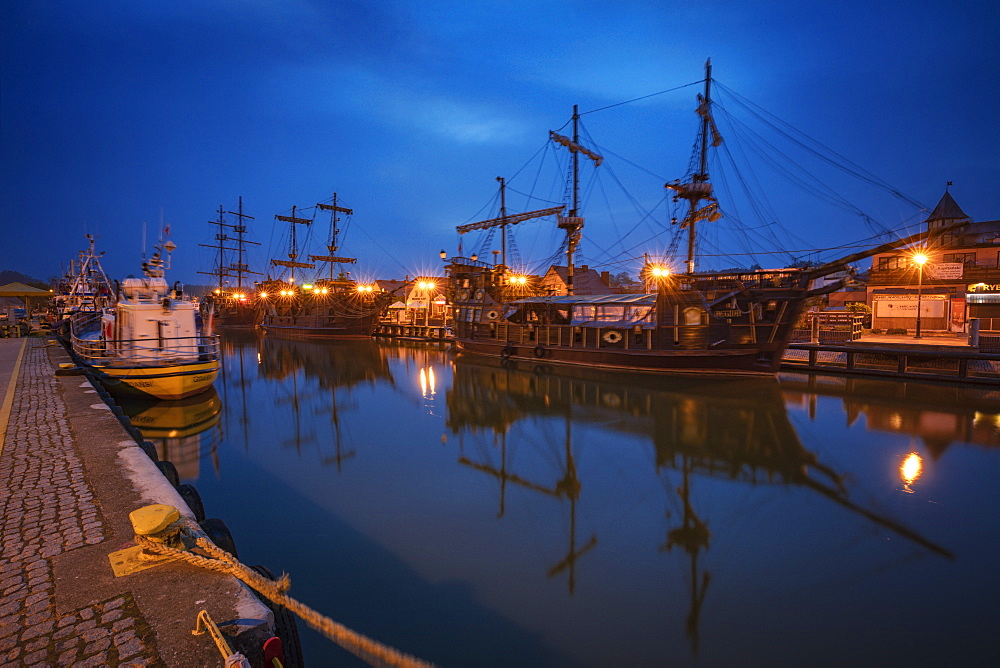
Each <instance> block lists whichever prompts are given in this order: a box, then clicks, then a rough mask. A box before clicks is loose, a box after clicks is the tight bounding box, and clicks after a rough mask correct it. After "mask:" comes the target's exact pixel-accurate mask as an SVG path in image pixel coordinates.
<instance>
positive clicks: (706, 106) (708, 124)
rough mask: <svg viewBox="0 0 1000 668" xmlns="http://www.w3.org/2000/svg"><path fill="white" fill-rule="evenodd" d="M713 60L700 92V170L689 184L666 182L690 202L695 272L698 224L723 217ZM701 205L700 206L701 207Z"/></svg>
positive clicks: (687, 223)
mask: <svg viewBox="0 0 1000 668" xmlns="http://www.w3.org/2000/svg"><path fill="white" fill-rule="evenodd" d="M711 91H712V59H711V58H709V59H708V60H706V61H705V94H704V96H702V95H698V109H697V113H698V115H699V116H700V117H701V128H700V130H699V133H698V134H699V137H698V139H699V156H698V171H697V172H696V173H695V174H693V175H692V176H691V181H690V182H689V183H681V182H680V181H673V182H671V183H667V184H665V185H664V187H665V188H667V189H668V190H673V191H675V194H674V201H675V202H676V201H677V200H678V199H686V200H687V201H688V213H687V216H685V217H684V220H683V221H682V222H681V229H684V228H687V231H688V252H687V262H686V265H687V273H689V274H693V273H694V268H695V246H696V240H697V234H696V223H697V222H698V221H702V220H704V221H708V222H714V221H716V220H718V219H719V218H721V217H722V214H721V213H720V212H719V204H718V202H717V201H716V199H715V196H714V195H713V194H712V184H711V183H710V182H709V180H708V136H709V134H711V135H712V146H719V145H720V144H721V143H722V136H721V135H720V134H719V130H718V128H717V127H716V125H715V120H714V119H713V118H712V109H711V105H712V99H711ZM702 200H705V201H706V202H708V204H707V205H705V206H700V202H701V201H702ZM699 207H700V208H699Z"/></svg>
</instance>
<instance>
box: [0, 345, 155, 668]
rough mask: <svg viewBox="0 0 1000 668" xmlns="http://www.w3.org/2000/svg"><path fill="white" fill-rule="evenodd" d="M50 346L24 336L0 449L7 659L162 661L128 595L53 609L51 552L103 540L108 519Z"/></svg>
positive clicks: (0, 596) (6, 662)
mask: <svg viewBox="0 0 1000 668" xmlns="http://www.w3.org/2000/svg"><path fill="white" fill-rule="evenodd" d="M45 346H46V342H45V340H44V339H33V338H32V339H26V346H25V348H24V352H23V357H22V361H21V368H20V372H19V376H18V379H17V388H16V392H15V393H14V397H13V404H12V407H11V417H10V421H9V423H8V425H7V432H6V438H5V441H4V445H3V451H2V453H0V666H2V667H7V666H160V665H164V664H163V663H162V662H161V661H160V660H159V658H157V657H158V656H159V653H158V651H157V647H156V644H155V642H154V637H155V636H154V634H153V633H152V630H151V628H150V626H149V624H148V623H147V622H146V620H145V619H144V618H143V616H142V614H141V613H140V611H139V608H138V606H137V605H136V603H135V601H134V600H132V597H131V596H130V595H127V594H125V595H120V596H116V597H114V598H111V599H109V600H104V601H98V602H94V603H92V604H89V605H87V606H86V607H82V608H80V609H77V610H72V611H68V612H67V611H64V612H63V613H61V614H57V612H56V605H55V596H54V586H55V579H54V577H53V565H52V560H53V558H54V557H56V556H57V555H60V554H62V553H65V552H68V551H71V550H78V549H80V548H82V547H84V546H87V545H95V544H97V543H100V542H102V541H103V540H104V539H105V537H106V530H105V524H106V521H105V518H104V516H103V513H102V510H101V507H100V504H99V502H98V500H97V498H96V496H95V494H94V492H93V490H92V489H91V487H90V485H89V484H88V482H87V479H86V476H85V471H84V466H83V462H82V460H81V457H80V455H79V453H78V452H77V451H76V449H75V448H76V446H75V445H74V440H73V437H72V427H71V425H70V424H69V423H68V421H67V418H66V407H65V403H64V401H63V398H62V395H61V391H62V389H61V387H60V385H59V383H58V381H57V379H56V378H55V377H54V376H53V370H52V365H51V363H50V362H49V359H48V353H47V350H46V348H45ZM5 390H6V388H0V396H2V393H3V392H4V391H5ZM95 397H96V395H95Z"/></svg>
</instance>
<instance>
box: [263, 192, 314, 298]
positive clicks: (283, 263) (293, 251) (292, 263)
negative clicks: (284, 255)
mask: <svg viewBox="0 0 1000 668" xmlns="http://www.w3.org/2000/svg"><path fill="white" fill-rule="evenodd" d="M295 209H296V207H295V206H294V205H293V206H292V215H290V216H279V215H275V216H274V218H275V220H280V221H281V222H283V223H288V224H289V225H290V226H291V234H290V235H289V243H288V259H287V260H271V264H273V265H275V266H278V267H290V268H291V270H292V280H291V282H292V284H294V283H295V268H296V267H298V268H300V269H312V268H314V267H315V266H316V265H315V264H309V263H308V262H296V258H298V256H299V247H298V244H297V243H296V240H295V226H296V225H306V226H307V227H308V226H309V225H312V220H311V219H309V218H299V217H297V216H296V215H295Z"/></svg>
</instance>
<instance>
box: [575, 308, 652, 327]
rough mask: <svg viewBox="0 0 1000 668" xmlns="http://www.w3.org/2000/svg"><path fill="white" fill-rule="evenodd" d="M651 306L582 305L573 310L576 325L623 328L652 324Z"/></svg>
mask: <svg viewBox="0 0 1000 668" xmlns="http://www.w3.org/2000/svg"><path fill="white" fill-rule="evenodd" d="M652 313H653V308H652V307H651V306H645V305H644V306H633V305H628V304H600V305H595V304H582V305H577V306H575V307H574V308H573V324H574V325H590V326H594V327H608V326H615V327H623V326H631V325H640V324H642V323H644V322H652Z"/></svg>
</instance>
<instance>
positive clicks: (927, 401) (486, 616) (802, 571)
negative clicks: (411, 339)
mask: <svg viewBox="0 0 1000 668" xmlns="http://www.w3.org/2000/svg"><path fill="white" fill-rule="evenodd" d="M223 343H224V346H223V349H224V354H225V367H224V374H223V377H222V382H221V387H220V390H219V393H220V396H221V397H222V400H223V403H224V410H223V420H222V425H223V429H222V431H223V437H222V441H221V444H220V447H219V453H220V454H219V459H220V462H221V465H220V468H219V470H218V474H217V475H207V472H205V471H202V474H201V476H200V478H199V480H198V481H197V483H198V487H199V490H200V491H201V494H202V497H203V499H205V504H206V506H207V507H209V509H210V512H211V513H212V514H215V515H218V516H220V517H224V518H225V520H226V522H227V524H229V526H230V528H231V529H232V530H233V533H234V536H235V537H236V541H237V544H238V546H239V549H240V553H241V555H244V554H245V555H247V558H249V559H251V560H252V561H253V562H254V563H268V564H274V566H275V568H280V569H282V570H286V571H288V572H289V573H290V574H291V575H292V579H293V583H294V586H293V588H292V591H291V592H290V593H291V594H292V595H293V596H297V597H299V598H300V600H303V602H305V603H307V604H308V605H310V606H311V607H314V608H316V609H319V610H321V611H323V612H326V613H328V614H330V615H331V616H332V617H334V618H335V619H336V620H337V621H340V622H341V623H344V624H346V625H347V626H349V627H351V628H353V629H355V630H356V631H359V632H361V633H364V634H366V635H368V636H370V637H373V638H376V639H378V640H380V641H382V642H385V643H387V644H389V645H392V646H394V647H396V648H398V649H400V650H402V651H404V652H407V653H410V654H414V655H416V656H418V657H420V658H422V659H425V660H428V661H432V662H434V663H437V664H439V665H560V666H563V665H597V666H605V665H665V664H671V665H678V664H679V665H688V664H694V663H698V664H702V663H704V664H708V665H712V664H718V663H728V664H732V663H769V664H770V663H777V664H801V663H806V662H816V661H818V662H821V663H838V664H839V663H848V662H852V663H853V662H863V663H874V662H887V663H893V664H897V663H901V662H916V663H927V662H945V661H947V662H952V663H954V662H956V661H958V662H963V661H970V660H975V659H982V658H985V657H990V656H992V655H993V650H992V644H991V641H990V638H991V637H992V624H991V623H990V620H992V619H995V615H994V614H993V607H994V606H993V603H994V601H995V600H996V597H997V595H998V594H1000V584H997V578H995V577H994V573H993V570H994V567H993V561H994V559H993V554H995V550H996V549H997V548H998V547H1000V536H998V531H997V530H996V529H995V528H994V527H995V525H996V523H995V521H994V520H993V517H992V515H993V513H994V509H995V508H996V507H997V501H998V500H1000V492H998V491H997V486H996V485H995V477H996V473H997V472H998V470H1000V448H997V447H996V446H997V445H998V444H1000V438H998V434H1000V430H998V428H997V424H998V422H1000V421H998V420H997V416H998V415H1000V397H997V396H993V395H992V394H991V393H989V392H983V391H975V392H973V391H968V390H959V389H956V388H948V387H946V386H928V385H917V384H906V383H888V382H885V381H878V382H875V381H867V382H862V381H858V380H857V379H853V380H850V381H848V380H836V381H831V380H830V379H820V378H818V377H812V376H806V375H798V374H796V375H787V376H786V375H782V376H781V377H780V378H779V379H745V378H744V379H707V378H686V377H679V378H675V377H653V376H644V375H626V376H621V375H606V374H601V373H596V372H588V371H578V372H576V373H575V374H574V373H572V372H569V371H566V370H557V369H553V368H549V367H547V366H545V365H533V364H521V363H515V364H501V363H500V362H499V361H496V362H494V361H491V360H487V359H478V358H471V357H461V356H458V357H456V355H455V354H454V353H453V351H451V350H449V349H446V348H438V347H434V346H428V345H426V344H420V343H411V344H404V343H398V344H396V343H391V342H373V341H340V342H322V343H320V342H297V341H284V340H271V339H269V338H267V337H253V336H249V337H248V336H246V335H241V337H240V338H238V339H237V338H232V337H230V338H229V339H228V340H226V339H224V341H223ZM915 582H918V583H921V584H920V585H919V586H918V587H914V585H913V583H915ZM302 636H303V643H304V645H305V650H306V659H307V661H310V663H313V664H314V665H329V664H330V663H335V662H343V661H346V662H348V664H350V661H351V659H350V657H348V656H347V655H345V654H344V653H343V652H342V651H341V650H338V649H337V648H336V647H335V646H334V645H333V644H332V643H330V642H329V641H327V640H325V639H322V638H320V637H319V636H318V635H317V634H315V633H313V632H311V631H308V630H306V629H305V628H303V632H302Z"/></svg>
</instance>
